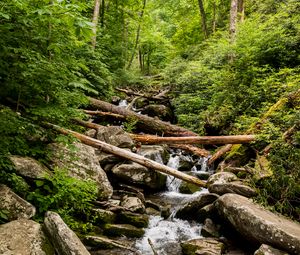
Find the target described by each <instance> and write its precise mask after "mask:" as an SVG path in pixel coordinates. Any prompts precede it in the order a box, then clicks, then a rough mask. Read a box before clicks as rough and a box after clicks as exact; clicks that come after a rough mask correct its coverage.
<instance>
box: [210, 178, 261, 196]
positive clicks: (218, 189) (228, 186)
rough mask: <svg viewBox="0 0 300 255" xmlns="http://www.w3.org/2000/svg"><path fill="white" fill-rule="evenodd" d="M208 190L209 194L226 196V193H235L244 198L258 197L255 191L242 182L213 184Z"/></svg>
mask: <svg viewBox="0 0 300 255" xmlns="http://www.w3.org/2000/svg"><path fill="white" fill-rule="evenodd" d="M208 190H209V192H211V193H216V194H218V195H224V194H226V193H235V194H239V195H241V196H244V197H254V196H256V195H257V192H256V190H255V189H253V188H251V187H249V186H247V185H245V184H244V183H242V182H240V181H233V182H228V183H213V184H211V185H210V186H209V187H208Z"/></svg>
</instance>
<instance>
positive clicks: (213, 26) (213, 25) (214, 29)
mask: <svg viewBox="0 0 300 255" xmlns="http://www.w3.org/2000/svg"><path fill="white" fill-rule="evenodd" d="M216 9H217V6H216V1H214V2H213V24H212V31H213V33H215V32H216V26H217V14H216V11H217V10H216Z"/></svg>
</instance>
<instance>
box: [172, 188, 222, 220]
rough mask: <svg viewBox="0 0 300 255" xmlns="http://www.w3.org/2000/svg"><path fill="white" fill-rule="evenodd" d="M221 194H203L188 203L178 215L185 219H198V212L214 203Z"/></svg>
mask: <svg viewBox="0 0 300 255" xmlns="http://www.w3.org/2000/svg"><path fill="white" fill-rule="evenodd" d="M218 197H219V196H218V195H217V194H210V193H207V194H201V195H199V197H197V198H195V199H194V200H192V201H190V202H188V203H186V204H185V205H183V206H182V208H180V209H179V210H178V211H177V212H176V217H177V218H180V219H184V220H189V219H190V220H191V219H196V218H197V214H196V213H195V212H197V211H198V210H199V209H200V208H202V207H204V206H206V205H208V204H211V203H213V202H214V201H215V200H216V199H217V198H218Z"/></svg>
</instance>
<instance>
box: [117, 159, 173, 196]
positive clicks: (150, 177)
mask: <svg viewBox="0 0 300 255" xmlns="http://www.w3.org/2000/svg"><path fill="white" fill-rule="evenodd" d="M112 173H113V174H114V175H115V176H116V177H117V178H118V179H121V180H123V181H126V182H128V183H130V184H138V185H140V186H142V187H145V188H150V189H153V190H157V191H159V190H162V189H163V188H164V187H165V186H166V180H167V176H166V175H164V174H162V173H159V172H157V171H154V170H152V169H148V168H146V167H144V166H141V165H139V164H137V163H131V164H122V165H118V166H115V167H114V168H113V169H112Z"/></svg>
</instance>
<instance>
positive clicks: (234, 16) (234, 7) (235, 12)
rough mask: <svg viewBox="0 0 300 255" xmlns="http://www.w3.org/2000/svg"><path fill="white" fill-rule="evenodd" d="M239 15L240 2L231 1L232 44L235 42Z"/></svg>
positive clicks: (230, 28) (230, 26)
mask: <svg viewBox="0 0 300 255" xmlns="http://www.w3.org/2000/svg"><path fill="white" fill-rule="evenodd" d="M237 15H238V0H231V7H230V25H229V33H230V41H231V43H233V42H234V41H235V35H236V25H237Z"/></svg>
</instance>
